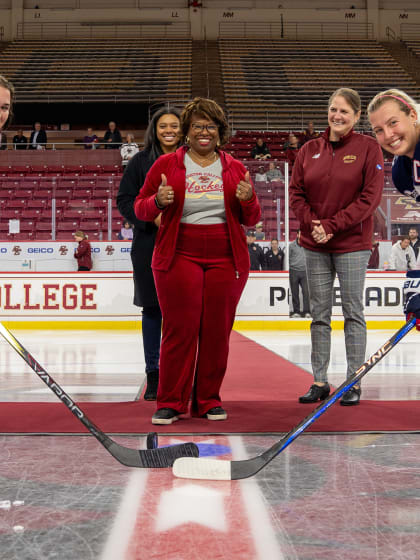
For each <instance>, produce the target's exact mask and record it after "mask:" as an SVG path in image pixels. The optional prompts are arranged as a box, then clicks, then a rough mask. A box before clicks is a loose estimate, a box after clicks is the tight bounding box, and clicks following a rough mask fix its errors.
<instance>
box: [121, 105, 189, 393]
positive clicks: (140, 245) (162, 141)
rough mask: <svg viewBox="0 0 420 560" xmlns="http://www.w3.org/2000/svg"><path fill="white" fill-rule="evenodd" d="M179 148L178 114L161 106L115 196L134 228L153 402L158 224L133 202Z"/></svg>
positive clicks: (137, 292)
mask: <svg viewBox="0 0 420 560" xmlns="http://www.w3.org/2000/svg"><path fill="white" fill-rule="evenodd" d="M179 145H180V125H179V113H178V110H177V109H174V108H171V107H164V108H162V109H159V110H158V111H156V112H155V113H154V115H153V117H152V119H151V121H150V123H149V126H148V127H147V130H146V133H145V136H144V150H142V151H141V152H139V153H137V154H135V155H134V156H133V157H132V159H131V160H130V161H129V163H128V165H127V167H126V168H125V170H124V175H123V177H122V179H121V184H120V189H119V191H118V195H117V205H118V209H119V211H120V213H121V214H122V215H123V216H124V218H126V219H127V220H128V221H129V222H130V223H132V224H133V225H134V231H133V242H132V244H131V261H132V263H133V277H134V278H133V279H134V305H136V306H138V307H142V308H143V317H142V334H143V349H144V360H145V363H146V377H147V386H146V391H145V393H144V399H145V400H156V395H157V388H158V382H159V354H160V339H161V328H162V314H161V310H160V307H159V302H158V297H157V295H156V288H155V282H154V279H153V273H152V267H151V263H152V254H153V248H154V246H155V238H156V234H157V232H158V227H159V224H160V215H158V216H157V217H156V218H155V219H154V220H150V221H148V222H144V221H142V220H139V219H137V218H136V215H135V214H134V201H135V199H136V196H137V195H138V194H139V191H140V189H141V188H142V186H143V183H144V181H145V179H146V175H147V172H148V171H149V169H150V168H151V167H152V165H153V163H154V162H155V161H156V160H157V159H158V157H160V156H161V155H162V154H169V153H171V152H174V151H175V150H176V149H177V148H178V147H179Z"/></svg>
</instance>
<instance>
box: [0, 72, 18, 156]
mask: <svg viewBox="0 0 420 560" xmlns="http://www.w3.org/2000/svg"><path fill="white" fill-rule="evenodd" d="M14 96H15V90H14V87H13V85H12V84H11V82H9V81H8V80H6V78H5V77H4V76H1V75H0V134H1V137H2V139H1V144H3V137H4V138H6V135H5V133H4V130H5V129H6V128H7V125H8V124H9V123H10V121H11V120H12V117H13V100H14ZM6 141H7V140H6ZM2 149H3V148H2Z"/></svg>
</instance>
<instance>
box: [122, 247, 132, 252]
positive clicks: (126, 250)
mask: <svg viewBox="0 0 420 560" xmlns="http://www.w3.org/2000/svg"><path fill="white" fill-rule="evenodd" d="M120 251H121V253H131V248H130V247H121V249H120Z"/></svg>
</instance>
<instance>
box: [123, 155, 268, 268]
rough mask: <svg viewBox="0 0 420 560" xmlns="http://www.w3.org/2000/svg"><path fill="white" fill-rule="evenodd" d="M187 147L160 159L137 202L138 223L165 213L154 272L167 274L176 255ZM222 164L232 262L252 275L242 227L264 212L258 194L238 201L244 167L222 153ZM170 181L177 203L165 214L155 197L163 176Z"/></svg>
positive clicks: (159, 232) (154, 255)
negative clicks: (237, 192) (237, 189)
mask: <svg viewBox="0 0 420 560" xmlns="http://www.w3.org/2000/svg"><path fill="white" fill-rule="evenodd" d="M187 150H188V148H187V147H186V146H182V147H181V148H178V149H177V151H176V152H174V153H171V154H165V155H163V156H160V158H159V159H157V160H156V162H155V163H154V164H153V166H152V167H151V169H150V171H149V172H148V174H147V177H146V180H145V182H144V185H143V187H142V189H141V190H140V192H139V194H138V196H137V198H136V200H135V202H134V212H135V214H136V216H137V218H138V219H139V220H144V221H146V222H151V221H153V220H154V219H155V218H156V216H158V215H159V213H160V212H162V221H161V225H160V228H159V231H158V234H157V237H156V244H155V250H154V253H153V258H152V268H154V269H156V270H168V269H169V267H170V266H171V263H172V259H173V257H174V253H175V247H176V240H177V236H178V229H179V223H180V221H181V218H182V211H183V208H184V200H185V175H186V170H185V165H184V156H185V152H186V151H187ZM219 154H220V161H221V164H222V178H223V192H224V199H225V212H226V222H227V225H228V229H229V235H230V241H231V244H232V252H233V260H234V263H235V268H236V271H237V272H238V273H242V272H248V271H249V266H250V265H249V253H248V246H247V243H246V237H245V233H244V231H243V229H242V227H241V224H243V225H245V226H247V227H252V226H254V225H255V224H256V223H257V222H258V221H259V220H260V217H261V209H260V205H259V202H258V199H257V197H256V194H255V191H254V192H253V194H252V198H251V199H250V200H247V201H246V202H241V201H239V200H238V199H237V198H236V195H235V193H236V187H237V185H238V183H239V181H241V180H242V179H243V178H244V176H245V173H246V169H245V167H244V166H243V165H242V163H241V162H240V161H238V160H236V159H234V158H233V157H232V156H231V155H229V154H227V153H226V152H222V151H220V152H219ZM162 173H164V174H165V175H166V178H167V181H168V182H167V184H168V185H170V186H171V187H172V188H173V190H174V203H173V204H170V205H169V206H167V207H166V208H165V209H164V210H163V211H162V210H159V208H157V207H156V204H155V196H156V193H157V191H158V188H159V185H160V184H161V174H162Z"/></svg>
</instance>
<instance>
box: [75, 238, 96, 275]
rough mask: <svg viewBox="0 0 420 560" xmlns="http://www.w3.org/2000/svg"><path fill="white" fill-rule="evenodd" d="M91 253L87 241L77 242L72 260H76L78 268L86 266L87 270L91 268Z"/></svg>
mask: <svg viewBox="0 0 420 560" xmlns="http://www.w3.org/2000/svg"><path fill="white" fill-rule="evenodd" d="M91 251H92V250H91V246H90V243H89V241H88V240H87V239H82V240H81V241H79V244H78V246H77V249H76V251H75V253H74V258H75V259H77V264H78V266H87V267H88V269H89V270H90V269H91V268H92V256H91Z"/></svg>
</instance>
